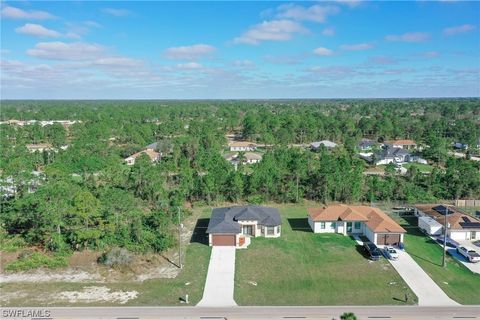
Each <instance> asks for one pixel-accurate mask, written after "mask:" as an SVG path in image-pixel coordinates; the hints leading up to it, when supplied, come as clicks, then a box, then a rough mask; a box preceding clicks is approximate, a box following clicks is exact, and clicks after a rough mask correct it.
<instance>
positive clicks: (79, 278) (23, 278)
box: [0, 268, 104, 283]
mask: <svg viewBox="0 0 480 320" xmlns="http://www.w3.org/2000/svg"><path fill="white" fill-rule="evenodd" d="M54 281H61V282H86V281H95V282H104V279H103V277H102V276H101V275H100V274H98V273H90V272H87V271H84V270H78V269H74V268H69V269H65V270H62V271H59V270H55V271H54V270H48V269H37V270H32V271H28V272H15V273H6V274H5V273H2V275H1V277H0V283H8V282H54Z"/></svg>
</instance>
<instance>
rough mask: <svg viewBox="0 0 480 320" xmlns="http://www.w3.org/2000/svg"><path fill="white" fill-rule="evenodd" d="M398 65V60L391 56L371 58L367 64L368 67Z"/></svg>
mask: <svg viewBox="0 0 480 320" xmlns="http://www.w3.org/2000/svg"><path fill="white" fill-rule="evenodd" d="M396 63H398V60H397V59H395V58H393V57H389V56H373V57H369V58H368V60H367V62H366V64H367V65H390V64H396Z"/></svg>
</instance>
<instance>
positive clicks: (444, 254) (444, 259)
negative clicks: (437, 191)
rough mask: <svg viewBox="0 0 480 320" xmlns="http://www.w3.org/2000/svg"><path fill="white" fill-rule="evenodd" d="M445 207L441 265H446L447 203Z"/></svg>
mask: <svg viewBox="0 0 480 320" xmlns="http://www.w3.org/2000/svg"><path fill="white" fill-rule="evenodd" d="M445 208H446V209H447V210H446V211H445V219H444V221H443V259H442V267H444V268H445V267H446V266H447V260H446V256H447V226H448V225H447V215H448V205H445Z"/></svg>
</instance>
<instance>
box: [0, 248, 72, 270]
mask: <svg viewBox="0 0 480 320" xmlns="http://www.w3.org/2000/svg"><path fill="white" fill-rule="evenodd" d="M66 266H68V262H67V258H66V256H65V255H54V256H48V255H46V254H43V253H41V252H28V251H27V252H23V253H22V254H20V256H19V257H18V259H17V260H16V261H13V262H10V263H9V264H7V265H6V266H5V270H8V271H25V270H30V269H37V268H42V267H44V268H50V269H55V268H61V267H66Z"/></svg>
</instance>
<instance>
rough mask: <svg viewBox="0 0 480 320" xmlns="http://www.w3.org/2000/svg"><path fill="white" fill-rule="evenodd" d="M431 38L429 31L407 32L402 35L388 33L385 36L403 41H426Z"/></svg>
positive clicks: (386, 38) (391, 39) (390, 39)
mask: <svg viewBox="0 0 480 320" xmlns="http://www.w3.org/2000/svg"><path fill="white" fill-rule="evenodd" d="M428 39H430V34H429V33H427V32H407V33H404V34H400V35H388V36H386V37H385V40H387V41H403V42H424V41H427V40H428Z"/></svg>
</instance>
